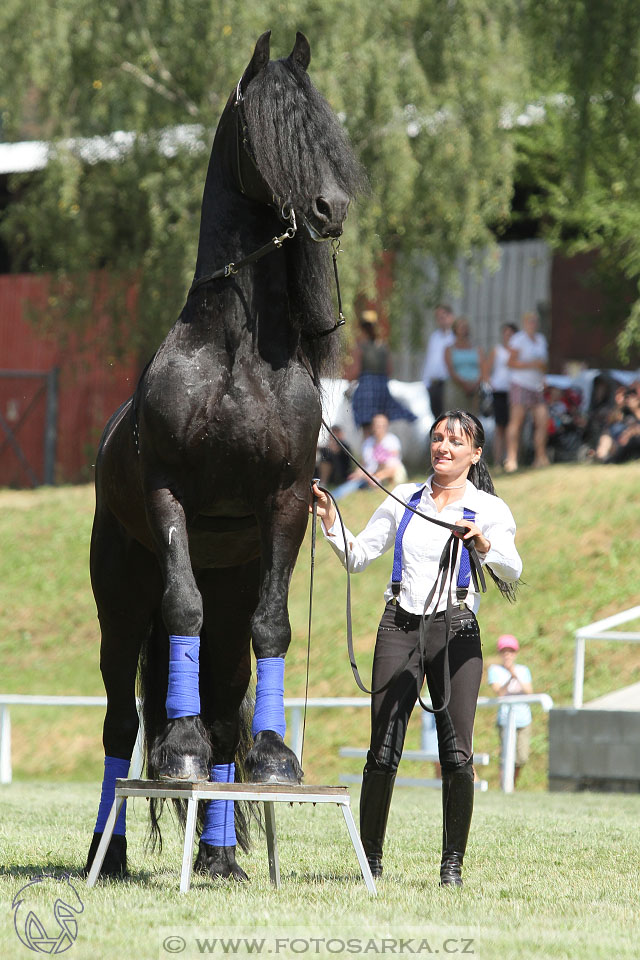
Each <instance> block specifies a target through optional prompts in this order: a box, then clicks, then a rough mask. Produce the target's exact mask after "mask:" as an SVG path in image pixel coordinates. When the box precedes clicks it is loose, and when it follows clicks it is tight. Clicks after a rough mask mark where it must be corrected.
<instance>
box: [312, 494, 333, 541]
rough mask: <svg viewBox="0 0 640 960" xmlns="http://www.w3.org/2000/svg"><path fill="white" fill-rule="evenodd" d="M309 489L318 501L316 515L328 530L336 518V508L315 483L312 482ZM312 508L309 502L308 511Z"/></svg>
mask: <svg viewBox="0 0 640 960" xmlns="http://www.w3.org/2000/svg"><path fill="white" fill-rule="evenodd" d="M311 489H312V490H313V495H314V497H315V498H316V500H317V501H318V502H317V504H316V509H317V511H318V516H319V517H320V519H321V520H322V521H323V523H324V525H325V529H326V530H327V531H329V530H331V527H332V526H333V525H334V523H335V520H336V508H335V506H334V505H333V500H332V499H331V498H330V497H329V496H328V495H327V494H326V493H325V492H324V491H323V490H321V489H320V487H319V486H318V484H317V483H314V484H313V485H312V487H311ZM312 510H313V505H312V504H309V513H311V512H312Z"/></svg>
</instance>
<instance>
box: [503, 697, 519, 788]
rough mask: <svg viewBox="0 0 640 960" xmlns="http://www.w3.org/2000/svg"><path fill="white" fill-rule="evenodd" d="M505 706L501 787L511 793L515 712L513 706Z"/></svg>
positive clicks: (514, 757) (513, 778)
mask: <svg viewBox="0 0 640 960" xmlns="http://www.w3.org/2000/svg"><path fill="white" fill-rule="evenodd" d="M505 706H506V707H507V723H506V726H505V729H504V739H503V741H502V789H503V791H504V792H505V793H513V784H514V780H515V765H516V713H515V710H514V709H513V707H510V706H508V705H507V704H505Z"/></svg>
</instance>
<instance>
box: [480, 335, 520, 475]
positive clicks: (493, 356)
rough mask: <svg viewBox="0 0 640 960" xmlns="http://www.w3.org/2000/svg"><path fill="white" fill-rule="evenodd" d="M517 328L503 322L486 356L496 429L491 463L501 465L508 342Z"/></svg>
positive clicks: (506, 407) (506, 420)
mask: <svg viewBox="0 0 640 960" xmlns="http://www.w3.org/2000/svg"><path fill="white" fill-rule="evenodd" d="M517 332H518V328H517V327H516V325H515V324H514V323H504V324H503V325H502V329H501V331H500V343H497V344H496V345H495V347H494V348H493V350H492V351H491V353H490V354H489V356H488V357H487V365H486V368H485V369H486V375H485V380H487V381H488V382H489V385H490V387H491V392H492V394H493V416H494V418H495V422H496V430H495V433H494V436H493V463H494V464H496V465H497V466H502V464H503V462H504V458H505V451H506V447H505V440H506V432H507V424H508V423H509V386H510V384H511V370H510V369H509V359H510V356H511V354H510V352H509V343H510V341H511V338H512V336H513V335H514V333H517Z"/></svg>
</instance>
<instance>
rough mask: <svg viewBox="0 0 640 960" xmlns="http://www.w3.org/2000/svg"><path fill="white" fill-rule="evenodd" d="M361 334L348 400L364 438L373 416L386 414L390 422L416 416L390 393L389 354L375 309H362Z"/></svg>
mask: <svg viewBox="0 0 640 960" xmlns="http://www.w3.org/2000/svg"><path fill="white" fill-rule="evenodd" d="M360 331H361V334H362V336H361V339H360V342H359V345H358V350H359V372H358V385H357V387H356V389H355V392H354V394H353V399H352V401H351V406H352V408H353V419H354V420H355V422H356V425H357V426H358V427H361V428H362V429H363V431H364V433H365V435H366V434H368V433H369V430H370V426H371V420H372V418H373V416H374V415H375V414H376V413H384V414H386V416H387V417H388V418H389V420H408V421H409V422H412V421H413V420H416V419H417V418H416V415H415V414H414V413H412V412H411V410H408V409H407V408H406V407H404V406H403V405H402V404H401V403H399V402H398V401H397V400H395V399H394V398H393V397H392V396H391V394H390V393H389V373H390V370H391V355H390V353H389V348H388V347H387V345H386V344H385V343H383V341H382V339H381V338H380V335H379V332H378V314H377V313H376V311H375V310H365V311H363V313H362V314H361V315H360Z"/></svg>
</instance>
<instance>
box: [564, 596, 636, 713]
mask: <svg viewBox="0 0 640 960" xmlns="http://www.w3.org/2000/svg"><path fill="white" fill-rule="evenodd" d="M638 619H640V607H630V608H629V609H628V610H623V611H622V612H621V613H616V614H614V615H613V616H612V617H607V618H606V619H605V620H596V621H595V623H590V624H588V625H587V626H586V627H580V629H579V630H576V632H575V634H574V636H575V638H576V644H575V651H574V659H573V706H574V709H575V710H581V709H582V703H583V697H584V656H585V647H586V644H587V640H615V641H617V642H620V643H640V631H638V630H631V631H615V632H613V631H612V628H613V627H619V626H620V624H622V623H628V622H629V621H630V620H638Z"/></svg>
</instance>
